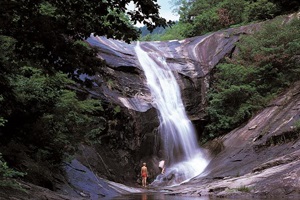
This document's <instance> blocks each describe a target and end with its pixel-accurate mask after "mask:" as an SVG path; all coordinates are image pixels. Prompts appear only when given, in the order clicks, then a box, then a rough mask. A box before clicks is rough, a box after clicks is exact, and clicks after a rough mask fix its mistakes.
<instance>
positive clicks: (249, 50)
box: [206, 19, 300, 137]
mask: <svg viewBox="0 0 300 200" xmlns="http://www.w3.org/2000/svg"><path fill="white" fill-rule="evenodd" d="M237 47H238V49H239V54H238V56H237V57H234V58H232V59H227V61H226V62H224V63H222V64H219V65H218V66H217V67H216V72H215V74H214V79H213V80H214V81H213V83H212V89H211V91H210V92H209V97H208V98H209V108H208V114H209V124H208V125H207V126H206V135H207V137H216V136H219V135H221V134H223V133H226V132H228V131H229V130H232V129H233V128H235V127H237V126H238V125H240V124H241V123H243V122H245V120H247V119H249V118H250V117H252V116H253V114H254V113H255V112H256V111H258V109H260V108H262V107H264V106H266V105H267V103H268V102H269V100H270V99H271V98H272V97H274V95H276V94H278V93H280V92H281V91H282V90H283V89H284V88H287V87H288V86H289V85H290V84H291V83H293V82H295V81H297V80H299V77H300V20H299V19H294V20H293V21H292V22H290V23H288V24H283V23H282V19H278V20H276V21H275V22H273V23H270V24H267V25H265V27H264V28H263V30H261V31H260V32H257V33H256V34H253V35H251V36H244V37H242V38H241V41H240V42H239V43H238V45H237Z"/></svg>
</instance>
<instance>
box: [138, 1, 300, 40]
mask: <svg viewBox="0 0 300 200" xmlns="http://www.w3.org/2000/svg"><path fill="white" fill-rule="evenodd" d="M172 2H173V3H174V6H175V9H176V12H177V13H178V14H179V16H180V18H179V22H178V23H176V24H175V25H174V26H172V27H170V28H167V29H166V32H165V33H163V34H154V35H153V34H151V35H147V36H145V37H142V38H141V39H142V40H172V39H183V38H188V37H193V36H198V35H203V34H206V33H208V32H213V31H217V30H221V29H224V28H228V27H230V26H237V25H243V24H247V23H250V22H254V21H263V20H267V19H272V18H274V17H276V16H278V15H282V14H288V13H291V12H295V11H297V10H298V9H299V8H300V2H299V1H297V0H173V1H172Z"/></svg>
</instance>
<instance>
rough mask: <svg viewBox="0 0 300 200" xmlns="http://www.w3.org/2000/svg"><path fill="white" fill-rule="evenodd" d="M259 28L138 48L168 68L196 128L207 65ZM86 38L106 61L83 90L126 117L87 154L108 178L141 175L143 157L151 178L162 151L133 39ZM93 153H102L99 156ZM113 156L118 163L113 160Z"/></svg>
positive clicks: (202, 105)
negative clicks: (118, 107) (245, 35)
mask: <svg viewBox="0 0 300 200" xmlns="http://www.w3.org/2000/svg"><path fill="white" fill-rule="evenodd" d="M259 27H260V25H258V24H256V25H249V26H244V27H240V28H234V29H227V30H224V31H219V32H215V33H212V34H207V35H204V36H199V37H194V38H188V39H185V40H181V41H176V40H174V41H164V42H141V47H142V49H144V50H146V51H147V52H148V54H149V55H150V57H152V58H153V59H154V60H157V59H165V60H166V62H167V63H168V65H169V67H170V68H171V69H172V70H173V73H174V75H175V77H176V79H177V81H178V83H179V85H180V88H181V92H182V98H183V102H184V104H185V107H186V110H187V114H188V116H189V118H190V119H191V120H192V121H193V122H194V124H195V126H196V129H197V130H199V131H200V130H201V128H202V126H203V125H202V123H203V122H202V121H203V118H204V117H205V106H206V103H207V102H206V92H207V89H208V88H209V81H210V80H209V79H210V72H211V70H212V69H213V68H214V66H215V65H216V64H217V63H218V62H219V61H220V60H222V59H223V58H224V56H226V55H227V56H230V55H231V54H232V52H233V51H234V49H235V43H236V42H237V41H238V39H239V36H240V35H241V34H248V33H252V32H253V31H255V30H256V29H257V28H259ZM87 41H88V43H89V44H90V45H92V46H96V47H98V49H99V53H98V57H99V58H101V59H103V60H105V61H106V63H107V67H104V68H101V69H99V72H98V73H97V74H96V75H95V76H94V77H89V78H90V79H92V81H93V88H92V89H89V90H88V91H86V92H88V93H89V94H90V95H91V96H93V98H99V99H101V101H102V102H106V103H107V104H111V105H114V106H117V105H118V106H120V107H121V113H120V115H122V117H121V118H122V119H128V120H123V121H122V123H126V124H123V125H121V127H123V128H121V129H122V130H121V132H122V134H119V133H120V130H118V129H116V127H117V126H116V127H115V128H113V127H112V128H110V130H108V133H107V139H108V140H107V142H105V140H103V141H104V142H103V143H102V144H101V147H97V145H96V146H95V147H93V148H94V149H95V152H96V153H94V155H95V157H94V158H93V156H91V159H92V160H93V163H95V164H94V166H93V167H95V168H97V172H98V173H100V174H101V175H102V176H104V177H106V178H108V179H109V180H114V181H116V182H121V183H123V182H126V181H127V182H129V183H130V182H132V183H134V182H136V180H138V181H139V180H140V177H139V171H140V166H141V163H142V162H147V163H148V167H149V169H150V176H149V181H150V182H151V181H152V180H153V179H154V178H155V177H156V175H158V174H159V168H158V166H157V163H158V161H159V159H160V157H161V156H162V155H161V150H162V145H161V144H162V141H160V136H159V133H158V132H157V127H158V126H159V122H158V118H157V114H156V110H155V108H154V107H153V106H152V97H151V94H150V91H149V89H148V88H147V85H146V80H145V76H144V73H143V71H142V70H141V66H140V64H139V62H138V60H137V56H136V53H135V51H134V47H135V43H131V44H127V43H124V42H122V41H116V40H108V39H106V38H104V37H95V36H91V37H90V38H89V39H88V40H87ZM154 52H156V53H157V52H159V54H160V55H161V57H160V58H157V56H156V55H157V54H156V53H154ZM166 89H167V88H166ZM116 123H120V122H116ZM127 126H130V128H129V129H128V131H129V132H128V131H124V129H125V128H126V127H127ZM119 127H120V126H119ZM119 129H120V128H119ZM199 133H200V132H199ZM112 135H113V136H112ZM112 141H115V142H113V143H112ZM96 154H99V155H101V158H102V159H99V155H98V156H97V155H96ZM78 159H79V160H80V161H81V162H83V163H84V164H87V163H86V161H84V159H80V155H78ZM101 160H103V161H101ZM116 161H118V163H119V164H115V163H116ZM103 163H106V166H105V165H103ZM97 166H98V167H97ZM100 166H101V167H100ZM120 166H121V171H120V168H119V167H120ZM130 167H131V169H129V168H130ZM108 169H109V170H108ZM123 169H126V170H123ZM119 174H122V175H119ZM132 177H134V178H132ZM133 179H134V180H133Z"/></svg>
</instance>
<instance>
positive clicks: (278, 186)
mask: <svg viewBox="0 0 300 200" xmlns="http://www.w3.org/2000/svg"><path fill="white" fill-rule="evenodd" d="M299 91H300V82H297V83H295V84H293V85H292V86H291V87H290V89H289V90H288V91H286V92H285V93H283V94H282V95H281V96H280V97H278V98H277V99H275V100H274V101H273V102H271V103H270V104H269V105H268V107H267V108H265V109H264V110H262V111H261V112H260V113H258V114H257V115H256V116H255V117H253V118H252V119H251V120H249V122H248V123H246V124H245V125H243V126H241V127H240V128H237V129H235V130H233V131H231V132H230V133H229V134H227V135H225V136H223V137H221V138H218V139H216V140H215V141H212V142H211V144H210V147H209V144H208V148H212V149H214V150H215V151H214V154H213V155H212V156H213V159H212V161H211V162H210V164H209V165H208V167H207V168H206V171H205V172H203V174H205V176H204V177H201V175H200V176H199V177H196V178H194V179H193V180H192V181H190V182H189V183H187V184H185V185H182V186H179V187H175V188H173V189H172V190H173V192H174V193H176V194H181V195H196V196H199V194H201V195H202V196H205V195H207V196H217V197H222V198H234V197H239V198H241V197H242V198H241V199H244V198H245V199H246V198H247V197H249V198H250V197H251V198H253V199H257V198H265V197H268V198H270V199H287V198H289V199H299V197H300V181H299V173H300V171H299V169H300V129H299V125H298V126H297V127H298V128H296V124H298V123H299V122H300V92H299ZM243 197H244V198H243Z"/></svg>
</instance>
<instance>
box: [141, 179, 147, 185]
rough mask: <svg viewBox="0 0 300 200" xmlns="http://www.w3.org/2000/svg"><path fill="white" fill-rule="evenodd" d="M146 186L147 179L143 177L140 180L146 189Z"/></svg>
mask: <svg viewBox="0 0 300 200" xmlns="http://www.w3.org/2000/svg"><path fill="white" fill-rule="evenodd" d="M146 185H147V177H143V179H142V186H143V187H146Z"/></svg>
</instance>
